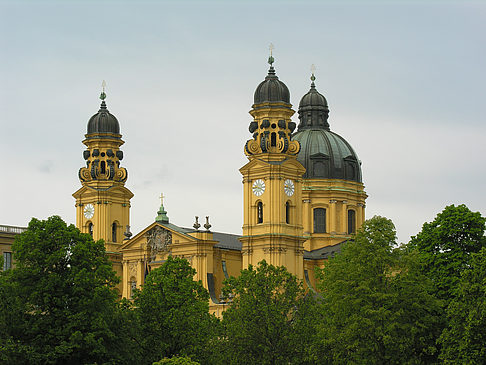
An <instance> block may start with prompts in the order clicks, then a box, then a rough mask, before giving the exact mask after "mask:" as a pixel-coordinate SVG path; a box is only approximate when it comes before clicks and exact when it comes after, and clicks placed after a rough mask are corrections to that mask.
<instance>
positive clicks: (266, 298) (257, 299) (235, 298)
mask: <svg viewBox="0 0 486 365" xmlns="http://www.w3.org/2000/svg"><path fill="white" fill-rule="evenodd" d="M223 294H224V295H225V296H226V297H227V298H232V302H231V304H230V307H229V308H228V309H227V310H226V311H225V312H224V313H223V326H224V331H225V332H224V336H223V337H222V342H223V343H222V353H223V354H224V356H223V358H224V363H228V364H262V365H264V364H307V363H311V364H312V363H315V361H316V358H315V357H314V356H313V354H312V353H311V349H312V346H311V343H312V341H314V340H315V333H316V331H315V330H314V324H315V323H316V322H318V321H319V318H318V315H319V313H318V312H317V311H316V310H315V301H314V298H313V297H312V296H306V293H305V291H304V289H303V286H302V283H301V282H300V281H299V280H297V278H296V277H295V276H294V275H292V274H290V273H289V272H288V271H287V270H286V269H285V268H284V267H275V266H272V265H269V264H267V263H266V262H265V261H262V262H260V263H259V264H258V266H257V267H253V266H251V265H250V266H249V267H248V269H246V270H242V271H241V274H240V276H238V277H237V278H234V277H231V278H229V279H228V280H226V281H225V284H224V288H223Z"/></svg>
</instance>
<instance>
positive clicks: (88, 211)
mask: <svg viewBox="0 0 486 365" xmlns="http://www.w3.org/2000/svg"><path fill="white" fill-rule="evenodd" d="M94 212H95V209H94V206H93V204H86V205H85V206H84V216H85V217H86V218H87V219H91V218H93V216H94Z"/></svg>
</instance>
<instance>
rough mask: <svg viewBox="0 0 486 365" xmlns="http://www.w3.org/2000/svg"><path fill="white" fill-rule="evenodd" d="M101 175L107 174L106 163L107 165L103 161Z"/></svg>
mask: <svg viewBox="0 0 486 365" xmlns="http://www.w3.org/2000/svg"><path fill="white" fill-rule="evenodd" d="M101 173H102V174H106V163H105V161H101Z"/></svg>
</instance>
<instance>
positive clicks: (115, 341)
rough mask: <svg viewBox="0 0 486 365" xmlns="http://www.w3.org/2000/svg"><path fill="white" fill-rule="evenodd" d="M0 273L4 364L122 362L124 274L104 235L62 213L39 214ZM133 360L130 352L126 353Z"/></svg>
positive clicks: (0, 348)
mask: <svg viewBox="0 0 486 365" xmlns="http://www.w3.org/2000/svg"><path fill="white" fill-rule="evenodd" d="M12 250H13V254H14V257H15V260H16V265H15V268H13V269H11V270H8V271H6V272H5V273H2V274H1V275H0V321H1V322H2V326H0V327H1V329H0V343H1V345H0V362H2V363H6V364H24V363H28V364H39V363H42V364H60V363H69V364H89V363H102V362H109V361H113V362H117V363H123V361H124V359H127V358H126V357H125V356H126V353H125V349H127V348H128V347H129V346H128V345H127V343H124V342H123V337H122V336H121V335H120V333H119V329H120V325H119V324H120V321H121V314H120V311H119V308H118V306H117V303H116V299H117V294H116V292H115V289H114V285H115V284H116V283H117V281H118V279H117V277H116V275H115V272H114V271H113V270H112V267H111V263H110V262H109V261H108V259H107V258H106V256H105V248H104V244H103V242H102V241H98V242H94V241H93V239H92V238H91V236H89V235H88V234H83V233H80V232H79V230H78V229H77V228H76V227H74V226H73V225H70V226H67V225H66V223H64V222H63V221H62V219H61V218H60V217H58V216H53V217H50V218H48V219H47V220H46V221H40V220H37V219H35V218H33V219H32V220H31V221H30V223H29V226H28V229H27V231H26V232H24V233H22V234H20V235H19V236H17V237H16V240H15V242H14V244H13V246H12ZM127 360H129V358H128V359H127Z"/></svg>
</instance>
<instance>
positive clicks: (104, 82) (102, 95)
mask: <svg viewBox="0 0 486 365" xmlns="http://www.w3.org/2000/svg"><path fill="white" fill-rule="evenodd" d="M105 87H106V81H105V80H103V82H102V83H101V88H102V91H101V95H100V99H101V100H103V101H104V100H105V99H106V94H105Z"/></svg>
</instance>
